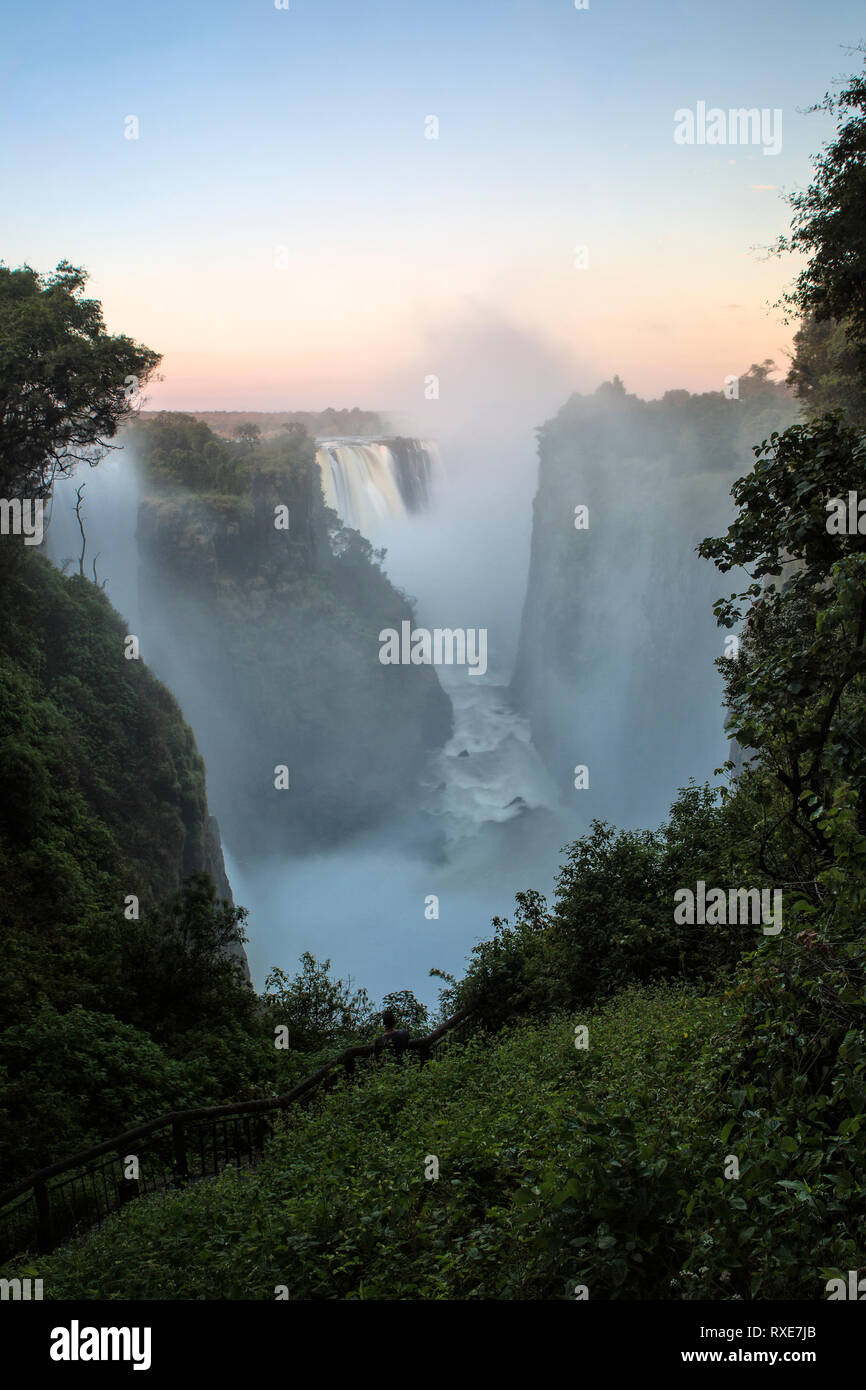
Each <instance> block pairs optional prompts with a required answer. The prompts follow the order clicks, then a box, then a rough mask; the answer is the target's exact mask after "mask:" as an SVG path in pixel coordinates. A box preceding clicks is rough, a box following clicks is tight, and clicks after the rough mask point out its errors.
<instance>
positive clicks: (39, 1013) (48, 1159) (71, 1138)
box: [0, 1004, 218, 1185]
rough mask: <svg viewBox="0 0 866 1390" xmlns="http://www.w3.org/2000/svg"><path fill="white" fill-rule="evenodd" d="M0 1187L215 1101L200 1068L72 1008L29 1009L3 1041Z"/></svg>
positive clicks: (0, 1036)
mask: <svg viewBox="0 0 866 1390" xmlns="http://www.w3.org/2000/svg"><path fill="white" fill-rule="evenodd" d="M0 1080H2V1097H3V1099H2V1107H0V1174H2V1176H3V1184H4V1185H5V1183H7V1182H11V1181H12V1180H13V1178H14V1176H16V1175H17V1176H22V1175H23V1174H25V1173H27V1172H29V1171H32V1170H33V1169H36V1168H42V1167H45V1166H46V1165H47V1164H49V1163H52V1162H54V1161H55V1160H57V1159H61V1158H66V1157H68V1156H70V1155H71V1154H73V1153H75V1152H76V1151H77V1150H79V1149H83V1148H86V1147H87V1146H88V1145H90V1144H96V1143H98V1142H99V1141H100V1140H102V1139H105V1138H107V1137H108V1136H109V1135H111V1134H117V1133H119V1132H120V1131H122V1130H125V1129H131V1128H132V1127H133V1126H134V1125H135V1124H136V1123H139V1122H144V1121H145V1120H149V1119H152V1118H153V1117H154V1116H155V1115H159V1114H162V1113H164V1112H166V1111H169V1110H177V1109H183V1108H184V1107H187V1106H190V1105H195V1104H205V1103H206V1102H207V1101H209V1100H216V1099H217V1098H218V1088H217V1086H216V1084H215V1082H214V1080H213V1078H212V1077H211V1076H209V1075H208V1074H207V1070H206V1068H205V1069H203V1068H202V1066H201V1065H199V1064H196V1063H195V1062H194V1061H191V1060H185V1061H179V1060H172V1059H171V1058H169V1057H167V1056H166V1054H165V1053H164V1051H163V1050H162V1048H160V1047H159V1046H158V1044H157V1043H156V1042H154V1041H153V1039H152V1038H150V1037H148V1036H147V1034H146V1033H142V1032H140V1031H138V1030H137V1029H135V1028H131V1027H130V1026H129V1025H128V1024H126V1023H121V1022H119V1021H118V1019H117V1018H114V1017H112V1016H111V1015H110V1014H107V1013H101V1012H97V1011H93V1010H90V1009H84V1008H82V1007H81V1006H80V1005H78V1004H76V1005H74V1006H73V1007H72V1008H71V1009H68V1010H66V1011H65V1012H61V1011H60V1010H58V1009H56V1008H54V1007H53V1006H52V1005H50V1004H42V1005H38V1006H35V1007H34V1008H32V1009H31V1010H30V1011H29V1013H28V1014H27V1015H26V1018H25V1019H24V1020H22V1021H21V1022H20V1023H17V1024H14V1025H13V1026H12V1027H10V1028H6V1029H4V1030H3V1031H2V1032H0Z"/></svg>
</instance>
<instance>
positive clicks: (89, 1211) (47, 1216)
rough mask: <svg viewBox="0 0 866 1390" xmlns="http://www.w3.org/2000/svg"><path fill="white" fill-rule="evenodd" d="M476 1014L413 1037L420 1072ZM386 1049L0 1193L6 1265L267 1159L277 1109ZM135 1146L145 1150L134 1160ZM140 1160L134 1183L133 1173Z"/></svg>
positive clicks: (154, 1124)
mask: <svg viewBox="0 0 866 1390" xmlns="http://www.w3.org/2000/svg"><path fill="white" fill-rule="evenodd" d="M469 1013H470V1009H469V1008H465V1009H460V1010H459V1011H458V1012H457V1013H456V1014H454V1015H453V1016H452V1017H451V1018H449V1019H446V1021H445V1022H444V1023H442V1024H440V1026H439V1027H438V1028H435V1029H434V1030H433V1032H432V1033H428V1034H427V1035H426V1037H423V1038H410V1039H409V1040H408V1042H407V1043H406V1048H405V1050H406V1051H407V1052H417V1053H418V1054H419V1061H420V1063H421V1065H422V1066H423V1064H424V1063H425V1062H426V1061H428V1060H429V1059H430V1056H431V1055H432V1052H433V1049H434V1048H435V1047H436V1046H437V1045H438V1044H439V1043H440V1042H441V1041H442V1039H443V1038H445V1037H446V1035H448V1034H451V1035H452V1036H453V1038H454V1040H458V1035H461V1034H463V1032H464V1030H463V1028H462V1027H461V1025H462V1024H464V1023H465V1021H466V1019H467V1018H468V1016H469ZM382 1052H383V1046H382V1042H381V1040H377V1041H376V1042H375V1043H363V1044H359V1045H357V1046H355V1047H347V1048H344V1050H343V1051H342V1052H340V1053H339V1054H338V1055H337V1056H336V1057H333V1058H332V1059H331V1061H329V1062H326V1063H325V1064H324V1066H321V1067H319V1068H318V1070H316V1071H314V1072H312V1073H311V1074H310V1075H309V1076H307V1077H305V1078H304V1080H303V1081H300V1082H299V1083H298V1084H297V1085H296V1086H293V1087H292V1089H291V1090H290V1091H286V1092H284V1094H283V1095H280V1096H270V1097H268V1098H266V1099H264V1100H247V1101H240V1102H237V1103H233V1102H228V1103H227V1104H224V1105H209V1106H202V1107H199V1108H198V1109H195V1110H172V1111H169V1112H168V1113H167V1114H165V1115H158V1116H157V1117H156V1118H155V1119H153V1120H147V1121H146V1122H145V1123H144V1124H140V1125H136V1126H135V1127H134V1128H133V1129H127V1130H124V1132H123V1133H122V1134H116V1135H114V1136H113V1137H112V1138H111V1139H105V1140H103V1141H102V1142H101V1143H99V1144H93V1145H92V1146H91V1147H90V1148H89V1149H83V1150H82V1151H81V1152H80V1153H77V1154H73V1156H72V1157H71V1158H64V1159H60V1160H59V1161H58V1162H56V1163H50V1164H48V1165H47V1166H46V1167H45V1168H40V1169H39V1170H38V1171H37V1172H35V1173H31V1174H30V1176H29V1177H27V1178H25V1179H24V1180H23V1181H22V1182H18V1183H16V1184H15V1185H14V1186H12V1187H9V1188H7V1189H6V1190H5V1191H4V1192H0V1260H2V1261H6V1260H9V1259H10V1258H12V1256H14V1255H16V1254H23V1253H24V1252H26V1251H28V1250H32V1249H34V1247H35V1249H36V1251H37V1252H39V1253H40V1254H46V1253H47V1252H49V1251H51V1250H53V1249H55V1248H56V1247H57V1246H58V1245H60V1244H62V1242H63V1241H65V1240H67V1239H69V1238H70V1237H71V1236H73V1235H75V1234H78V1233H80V1232H81V1231H82V1230H86V1229H88V1228H90V1227H92V1226H94V1225H97V1224H98V1223H99V1222H100V1221H101V1220H103V1219H104V1218H105V1217H106V1216H108V1215H109V1214H110V1213H111V1212H112V1211H116V1210H117V1209H118V1208H119V1207H121V1206H123V1205H125V1203H126V1202H128V1201H131V1200H132V1199H133V1198H135V1197H138V1196H141V1195H142V1194H143V1193H145V1192H155V1191H170V1190H172V1189H173V1188H177V1187H180V1186H183V1185H184V1184H185V1183H187V1182H190V1181H195V1180H197V1179H198V1178H202V1177H213V1176H215V1175H216V1174H217V1173H219V1172H220V1171H221V1170H222V1168H224V1167H226V1166H228V1165H230V1164H232V1163H235V1164H236V1165H237V1166H238V1167H242V1166H249V1165H250V1164H252V1163H254V1162H256V1161H257V1159H260V1158H261V1157H263V1156H264V1148H265V1143H266V1141H267V1138H268V1137H269V1133H270V1129H271V1118H270V1117H271V1114H272V1112H274V1111H277V1110H286V1109H287V1108H288V1107H289V1106H291V1105H293V1104H294V1103H295V1102H296V1101H299V1100H301V1099H302V1098H303V1097H304V1096H307V1095H310V1094H311V1093H312V1092H313V1091H315V1090H316V1089H317V1088H318V1087H319V1086H320V1085H321V1084H322V1083H323V1082H324V1081H326V1080H327V1078H328V1077H329V1076H330V1075H331V1073H332V1072H334V1071H335V1070H336V1069H337V1068H338V1067H342V1068H343V1069H344V1071H345V1073H346V1075H347V1076H351V1075H353V1073H354V1068H355V1062H356V1061H357V1060H358V1059H359V1058H362V1057H373V1056H377V1055H381V1054H382ZM142 1141H150V1143H149V1151H147V1152H142V1149H143V1148H145V1149H147V1148H148V1144H147V1143H145V1145H144V1146H143V1144H142ZM133 1146H137V1149H138V1150H139V1152H137V1153H134V1152H133ZM220 1150H221V1151H222V1152H221V1154H220ZM133 1156H134V1157H135V1159H136V1163H137V1167H138V1176H136V1177H130V1176H129V1175H128V1174H127V1171H126V1169H127V1168H128V1167H129V1159H130V1158H131V1157H133ZM100 1159H101V1160H103V1161H102V1162H101V1163H100V1162H99V1160H100ZM221 1160H222V1161H221ZM118 1169H120V1170H121V1171H120V1172H118V1171H117V1170H118ZM142 1170H143V1171H142Z"/></svg>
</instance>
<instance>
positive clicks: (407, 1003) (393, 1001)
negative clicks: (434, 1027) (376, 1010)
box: [382, 989, 430, 1037]
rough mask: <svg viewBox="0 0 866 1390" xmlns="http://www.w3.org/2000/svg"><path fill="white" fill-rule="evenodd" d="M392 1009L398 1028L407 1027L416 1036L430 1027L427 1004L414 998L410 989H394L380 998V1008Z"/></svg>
mask: <svg viewBox="0 0 866 1390" xmlns="http://www.w3.org/2000/svg"><path fill="white" fill-rule="evenodd" d="M385 1009H392V1010H393V1011H394V1015H395V1017H396V1019H397V1026H398V1027H399V1028H408V1029H409V1032H410V1033H414V1034H415V1036H416V1037H417V1036H418V1035H419V1034H422V1033H426V1032H428V1031H429V1028H430V1018H429V1015H428V1013H427V1006H426V1005H425V1004H422V1003H421V1002H420V1000H418V999H416V998H415V995H414V994H413V993H412V990H411V989H395V990H393V991H392V992H391V993H390V994H386V995H385V998H384V999H383V1000H382V1010H383V1011H384V1010H385Z"/></svg>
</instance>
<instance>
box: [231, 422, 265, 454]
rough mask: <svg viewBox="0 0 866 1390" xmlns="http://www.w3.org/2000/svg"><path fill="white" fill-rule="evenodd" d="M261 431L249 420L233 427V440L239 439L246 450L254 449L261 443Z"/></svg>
mask: <svg viewBox="0 0 866 1390" xmlns="http://www.w3.org/2000/svg"><path fill="white" fill-rule="evenodd" d="M261 438H262V431H261V428H260V426H259V425H254V424H253V423H252V422H251V421H250V420H246V421H244V422H242V423H241V424H240V425H236V426H235V439H239V440H240V442H241V443H242V444H246V445H247V446H248V448H250V449H254V448H255V446H256V445H257V444H259V443H260V442H261Z"/></svg>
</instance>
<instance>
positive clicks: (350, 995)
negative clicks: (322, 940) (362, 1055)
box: [264, 951, 373, 1052]
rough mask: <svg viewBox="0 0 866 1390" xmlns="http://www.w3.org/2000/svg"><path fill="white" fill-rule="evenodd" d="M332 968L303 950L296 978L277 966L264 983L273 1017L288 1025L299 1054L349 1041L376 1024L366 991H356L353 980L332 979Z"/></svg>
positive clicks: (328, 961)
mask: <svg viewBox="0 0 866 1390" xmlns="http://www.w3.org/2000/svg"><path fill="white" fill-rule="evenodd" d="M330 968H331V962H330V960H326V961H317V960H316V957H315V956H314V955H313V954H312V953H311V952H310V951H304V953H303V955H302V956H301V969H300V970H299V971H298V973H297V974H296V975H295V976H294V978H293V979H290V978H289V976H288V975H287V974H286V973H285V971H284V970H280V969H279V967H278V966H275V967H274V969H273V970H272V971H271V972H270V974H269V975H268V977H267V979H266V980H265V993H264V999H265V1001H266V1003H267V1004H268V1005H269V1006H270V1008H271V1009H272V1010H273V1012H274V1017H275V1018H277V1019H279V1020H280V1022H282V1023H285V1024H287V1025H288V1028H289V1041H290V1043H291V1045H292V1046H293V1047H296V1048H298V1049H299V1050H300V1051H303V1052H315V1051H318V1050H319V1049H320V1048H323V1047H327V1046H329V1045H330V1044H336V1043H345V1042H348V1041H350V1039H352V1038H355V1037H357V1036H358V1035H359V1034H361V1033H363V1032H365V1031H366V1030H368V1029H369V1027H370V1025H371V1024H372V1022H373V1001H372V1000H371V999H370V996H369V995H368V994H367V991H366V990H364V989H359V990H354V991H353V989H352V981H351V980H348V981H343V980H332V979H331V977H330V975H329V974H328V971H329V970H330Z"/></svg>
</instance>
